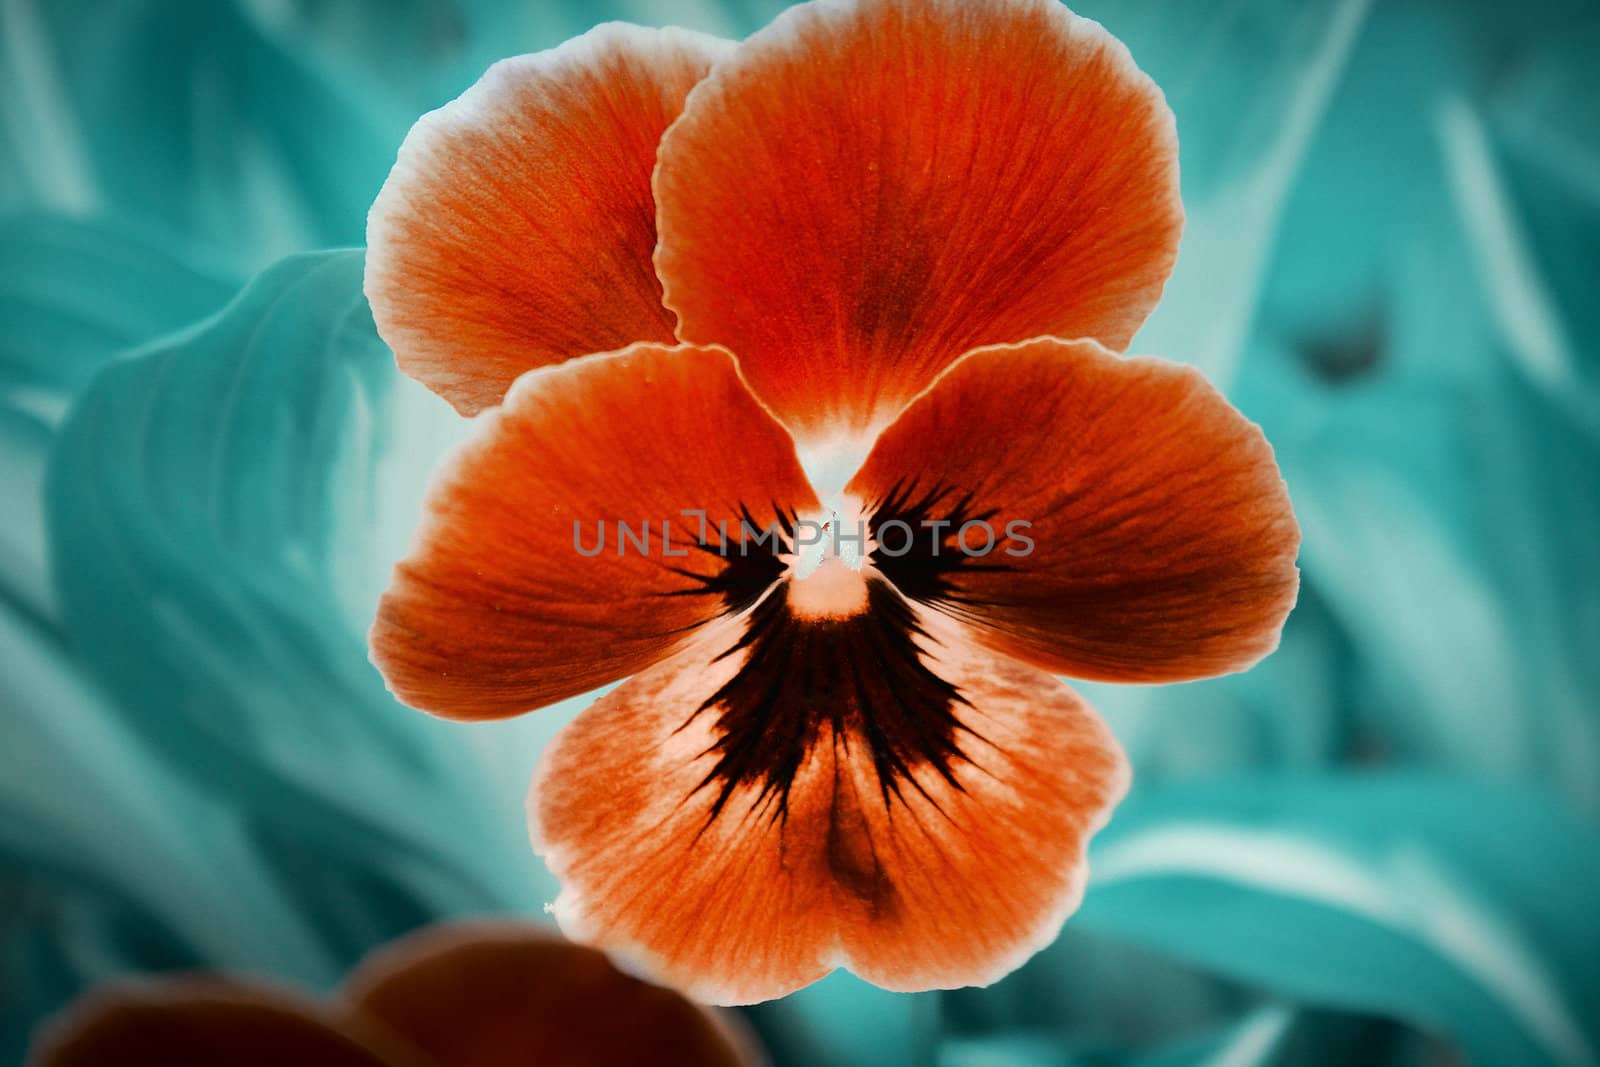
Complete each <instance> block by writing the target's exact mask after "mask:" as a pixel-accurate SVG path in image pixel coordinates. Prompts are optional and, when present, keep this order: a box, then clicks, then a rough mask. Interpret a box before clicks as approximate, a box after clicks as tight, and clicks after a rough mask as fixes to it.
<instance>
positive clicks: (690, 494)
mask: <svg viewBox="0 0 1600 1067" xmlns="http://www.w3.org/2000/svg"><path fill="white" fill-rule="evenodd" d="M476 429H477V432H476V434H475V436H474V437H473V439H472V440H470V441H469V442H468V443H467V444H465V445H464V446H462V448H461V449H460V450H459V451H458V452H457V453H456V454H455V455H454V456H453V457H452V458H451V460H450V461H449V464H448V466H447V467H446V469H445V470H444V471H443V472H441V474H440V475H439V477H438V479H437V481H436V482H435V484H434V486H433V487H432V488H431V489H430V491H429V495H428V501H427V509H428V515H427V517H426V519H425V520H424V524H423V528H422V530H421V531H420V533H419V537H418V542H417V545H416V548H415V549H414V550H413V551H412V553H411V555H410V556H409V557H407V558H406V559H405V560H403V561H401V563H400V564H399V565H398V566H397V567H396V568H395V572H394V578H393V581H392V582H391V584H390V586H389V588H388V590H387V591H386V592H385V593H384V596H383V600H382V602H381V603H380V604H379V608H378V617H377V621H376V622H375V623H374V624H373V627H372V637H371V641H372V656H373V661H374V662H375V663H376V664H377V665H378V667H379V669H381V670H382V671H383V674H384V677H385V679H386V680H387V681H388V683H389V686H390V688H391V689H392V690H393V691H394V693H395V695H396V696H398V697H399V698H400V699H401V700H403V701H405V702H406V703H407V704H410V705H411V706H413V707H417V708H421V709H423V710H426V711H432V712H436V713H438V714H441V715H445V716H447V717H451V718H461V719H481V718H494V717H498V716H504V715H515V714H518V713H520V712H524V711H527V710H529V709H530V708H536V707H540V706H542V705H544V704H548V703H551V702H553V701H556V700H560V699H563V698H565V697H569V696H576V695H577V694H579V693H583V692H587V691H588V690H590V689H594V688H596V687H597V686H600V685H604V684H606V683H607V682H613V681H616V680H617V679H619V678H623V677H626V676H627V675H630V674H633V673H634V672H636V671H638V670H641V669H642V668H644V667H647V666H649V665H650V664H651V663H653V662H655V661H656V660H657V659H659V658H661V657H662V656H664V655H666V654H667V653H668V652H670V651H671V650H672V649H673V648H674V647H676V646H677V645H678V644H679V643H680V642H681V641H683V640H684V639H685V638H686V637H687V636H688V635H689V634H690V633H691V632H692V631H693V630H694V629H695V628H696V627H698V626H700V625H702V624H704V623H705V622H707V621H709V620H711V619H714V618H716V617H718V616H719V615H722V614H725V613H727V612H730V611H737V610H740V609H742V608H743V607H745V606H746V605H747V604H748V603H749V602H750V601H752V600H754V599H755V598H756V597H757V596H759V595H760V593H761V592H762V591H763V590H764V589H765V588H766V587H767V585H769V584H770V583H771V581H772V580H774V579H775V578H776V577H777V574H778V573H780V572H781V570H782V564H781V563H780V562H778V560H777V557H776V556H775V555H774V553H773V552H772V550H771V547H770V545H769V546H767V547H761V546H756V547H753V548H751V549H750V550H749V551H748V552H747V553H746V552H741V551H740V546H741V544H742V542H741V541H740V540H739V536H740V524H741V519H743V518H746V517H748V519H749V521H750V523H751V525H752V527H759V528H761V529H766V528H768V527H769V526H770V525H771V524H773V523H778V524H782V523H784V522H788V521H792V518H793V516H794V514H795V513H796V512H799V511H810V510H813V509H815V508H816V507H817V503H816V498H815V494H814V493H813V492H812V490H811V486H810V484H809V483H808V482H807V481H806V479H805V475H804V474H803V473H802V472H801V470H800V465H799V461H798V459H797V458H796V457H795V451H794V443H793V441H792V440H791V439H790V438H789V435H788V434H787V433H786V432H785V431H784V429H783V427H782V426H780V425H778V423H777V422H776V421H775V420H774V419H773V418H772V416H771V415H770V414H768V413H767V412H766V410H765V409H763V408H762V407H761V406H760V404H759V403H758V402H757V401H756V399H755V397H753V396H751V395H750V392H749V390H748V389H746V388H745V385H744V382H743V381H742V380H741V378H740V377H739V372H738V369H737V368H736V367H735V365H734V362H733V359H732V357H730V356H729V355H728V354H727V353H726V352H722V351H719V350H717V349H710V348H681V349H673V348H667V347H664V346H661V345H653V344H639V345H634V346H633V347H631V348H629V349H626V350H624V351H622V352H618V353H612V354H609V355H601V356H590V357H588V358H586V359H579V360H572V361H570V362H567V363H564V364H561V365H559V366H554V367H547V368H544V369H543V370H539V371H534V372H530V373H529V374H527V375H525V376H524V377H523V378H522V379H521V380H520V381H518V383H517V385H516V387H515V388H513V389H512V390H511V392H510V393H509V394H507V396H506V400H505V404H504V405H503V406H501V407H500V408H499V409H497V410H495V411H493V412H491V413H490V414H488V415H487V416H486V417H485V420H484V421H483V424H482V425H481V426H479V427H477V428H476ZM686 511H688V512H703V513H704V516H705V517H704V520H702V519H701V518H700V517H699V516H696V515H685V514H684V512H686ZM702 521H704V522H705V524H706V526H705V528H704V529H702V528H701V523H702ZM619 524H626V526H627V530H628V532H629V534H630V535H631V539H629V540H624V539H623V537H622V536H621V527H620V526H619ZM719 525H721V526H723V527H725V528H726V529H727V530H728V531H729V538H728V544H729V546H730V547H729V548H728V549H727V550H726V551H724V550H723V549H722V548H721V544H720V541H721V538H720V537H719V535H718V533H717V532H716V531H717V529H718V527H719ZM702 533H708V534H709V536H708V537H707V538H706V539H705V540H706V542H707V543H706V544H704V545H702V544H701V543H700V542H701V537H700V535H701V534H702ZM641 535H642V540H641ZM597 544H598V545H599V546H600V547H599V551H598V552H597V553H596V552H594V550H595V548H596V546H597Z"/></svg>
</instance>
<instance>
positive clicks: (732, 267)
mask: <svg viewBox="0 0 1600 1067" xmlns="http://www.w3.org/2000/svg"><path fill="white" fill-rule="evenodd" d="M655 189H656V199H657V205H658V211H659V223H658V225H659V227H660V231H661V245H660V247H659V248H658V249H657V252H656V268H657V272H658V274H659V275H660V277H661V280H662V282H663V284H664V286H665V288H666V298H665V299H666V303H667V306H668V307H670V308H672V309H673V310H674V311H676V312H677V313H678V317H679V328H678V336H679V337H680V338H682V339H684V340H693V341H696V342H702V343H712V342H715V343H718V344H724V345H727V346H728V347H729V348H731V349H732V350H733V351H734V352H736V353H738V355H739V358H740V360H741V361H742V362H743V364H744V368H745V373H746V374H747V375H748V376H749V378H750V384H751V387H752V388H753V389H755V391H756V392H757V394H758V395H760V396H761V397H762V399H763V400H765V401H766V402H767V403H768V404H769V405H771V406H772V408H773V409H774V410H775V411H776V412H777V413H778V414H779V416H780V417H781V418H783V419H784V420H785V421H786V422H787V423H788V424H789V425H790V426H791V427H792V428H793V429H795V431H796V433H797V434H799V435H800V436H801V438H802V443H803V444H809V443H811V441H812V440H813V439H818V440H822V439H826V438H828V437H830V436H832V435H836V434H850V435H855V434H860V433H864V432H868V431H870V430H872V429H875V428H877V427H878V426H881V425H882V423H884V422H887V421H888V420H889V419H892V418H893V417H894V415H895V413H896V412H897V411H898V409H899V407H900V406H901V405H903V404H904V402H905V401H907V400H909V399H910V398H911V397H912V396H914V395H915V394H916V393H917V392H918V391H920V390H921V389H922V388H924V387H925V386H926V385H927V384H928V383H929V381H931V380H932V378H933V376H934V375H935V374H937V373H938V371H939V370H941V369H942V368H943V367H945V366H946V365H947V364H949V363H950V362H951V361H953V360H954V359H956V358H957V357H959V356H960V355H961V354H962V353H964V352H966V351H968V350H969V349H971V348H973V347H975V346H978V345H986V344H997V343H1002V342H1015V341H1021V340H1025V339H1027V338H1030V337H1035V336H1039V335H1043V334H1053V335H1057V336H1062V337H1094V338H1097V339H1099V340H1101V341H1103V342H1104V343H1106V344H1107V345H1110V346H1112V347H1114V348H1121V347H1123V346H1125V345H1126V344H1127V343H1128V341H1129V340H1130V339H1131V338H1132V337H1133V334H1134V331H1135V330H1136V329H1137V328H1138V327H1139V324H1140V323H1141V322H1143V321H1144V318H1145V316H1146V315H1147V314H1148V313H1149V311H1150V309H1151V308H1152V307H1153V306H1154V304H1155V302H1156V299H1157V298H1158V297H1159V295H1160V292H1161V286H1162V284H1163V283H1164V281H1165V280H1166V277H1167V275H1168V273H1169V272H1170V271H1171V268H1172V264H1173V260H1174V258H1175V256H1176V254H1177V247H1178V235H1179V232H1180V230H1181V228H1182V207H1181V205H1180V202H1179V199H1178V173H1177V140H1176V135H1175V133H1174V129H1173V122H1172V115H1171V112H1170V111H1169V110H1168V109H1167V106H1166V103H1165V102H1164V100H1163V98H1162V96H1161V93H1160V91H1159V90H1158V89H1157V88H1156V87H1155V85H1154V84H1153V83H1151V81H1150V80H1149V79H1148V78H1147V77H1145V75H1144V74H1142V73H1141V72H1140V71H1139V70H1138V68H1136V67H1135V66H1134V64H1133V61H1132V59H1131V58H1130V57H1129V55H1128V52H1127V50H1126V49H1125V48H1123V46H1122V45H1121V44H1120V43H1119V42H1118V41H1117V40H1116V39H1115V38H1113V37H1111V36H1110V35H1109V34H1108V33H1106V32H1105V31H1104V30H1103V29H1101V27H1100V26H1099V25H1098V24H1096V23H1094V22H1091V21H1089V20H1087V19H1083V18H1080V17H1078V16H1076V15H1074V14H1072V13H1071V12H1070V11H1068V10H1067V9H1066V8H1065V7H1063V6H1062V5H1060V4H1059V3H1056V2H1055V0H989V2H985V3H978V4H974V3H970V2H969V0H934V2H931V3H930V2H929V0H858V2H845V3H808V4H800V5H798V6H796V7H794V8H791V9H790V10H788V11H786V12H785V13H784V14H782V15H781V16H779V17H778V19H776V20H775V21H774V22H773V24H772V25H771V26H770V27H769V28H767V29H766V30H763V31H762V32H760V33H757V34H756V35H754V36H753V37H751V38H750V39H749V40H748V41H747V42H746V43H745V44H743V45H741V46H740V47H739V49H738V50H737V51H736V52H735V53H734V54H733V55H732V56H731V57H730V58H729V59H727V60H725V61H722V62H720V63H719V64H718V65H717V67H716V69H715V70H714V71H713V72H712V73H711V74H710V75H709V76H708V77H707V79H706V80H705V81H704V82H702V83H701V84H700V85H699V86H698V87H697V88H696V89H695V91H694V92H693V93H692V94H691V95H690V98H689V101H688V103H687V104H686V105H685V108H684V113H683V116H682V117H681V118H680V119H679V120H678V122H677V123H675V124H674V125H673V126H672V128H671V129H669V130H668V131H667V134H666V136H665V137H664V139H663V140H662V143H661V152H660V163H659V166H658V167H657V170H656V178H655Z"/></svg>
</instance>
